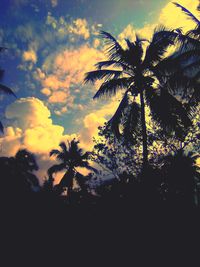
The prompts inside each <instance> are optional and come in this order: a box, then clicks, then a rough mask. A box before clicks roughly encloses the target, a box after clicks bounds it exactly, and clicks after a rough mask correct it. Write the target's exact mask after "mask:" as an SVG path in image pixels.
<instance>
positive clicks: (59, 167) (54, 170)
mask: <svg viewBox="0 0 200 267" xmlns="http://www.w3.org/2000/svg"><path fill="white" fill-rule="evenodd" d="M65 168H66V166H65V164H64V163H61V164H57V165H53V166H51V167H50V168H49V169H48V171H47V173H48V175H49V176H50V177H51V176H52V174H53V173H57V172H60V171H62V170H64V169H65Z"/></svg>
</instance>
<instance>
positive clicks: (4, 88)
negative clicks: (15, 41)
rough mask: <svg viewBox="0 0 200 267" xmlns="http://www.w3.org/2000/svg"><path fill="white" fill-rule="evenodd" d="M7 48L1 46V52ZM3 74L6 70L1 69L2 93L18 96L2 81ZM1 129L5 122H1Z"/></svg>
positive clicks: (0, 89)
mask: <svg viewBox="0 0 200 267" xmlns="http://www.w3.org/2000/svg"><path fill="white" fill-rule="evenodd" d="M5 49H6V48H5V47H0V53H1V52H3V51H4V50H5ZM3 76H4V70H2V69H0V93H4V94H7V95H13V96H15V97H16V95H15V93H14V92H13V91H12V90H11V89H10V88H9V87H7V86H6V85H3V84H2V83H1V81H2V79H3ZM0 131H1V132H3V124H2V123H1V121H0Z"/></svg>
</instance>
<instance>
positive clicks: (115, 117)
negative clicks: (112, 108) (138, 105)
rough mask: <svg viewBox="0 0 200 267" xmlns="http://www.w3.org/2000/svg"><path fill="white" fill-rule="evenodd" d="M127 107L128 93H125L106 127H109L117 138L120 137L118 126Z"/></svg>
mask: <svg viewBox="0 0 200 267" xmlns="http://www.w3.org/2000/svg"><path fill="white" fill-rule="evenodd" d="M127 106H128V92H126V93H125V95H124V97H123V98H122V100H121V102H120V104H119V106H118V108H117V110H116V112H115V114H114V115H113V117H112V118H111V119H110V120H109V121H108V125H110V126H111V129H112V131H113V133H114V134H115V136H116V137H117V138H119V137H120V131H119V124H120V121H121V118H122V115H123V114H124V111H125V108H126V107H127Z"/></svg>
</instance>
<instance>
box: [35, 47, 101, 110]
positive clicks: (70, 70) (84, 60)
mask: <svg viewBox="0 0 200 267" xmlns="http://www.w3.org/2000/svg"><path fill="white" fill-rule="evenodd" d="M103 59H104V55H103V53H102V52H101V51H99V50H97V49H95V48H93V47H90V46H89V45H83V46H81V47H79V48H77V49H74V50H73V49H65V50H64V51H61V52H59V53H56V54H55V55H51V56H49V57H47V59H46V61H45V62H44V64H43V66H42V69H36V71H35V72H34V74H33V75H34V78H35V79H37V80H38V81H40V83H41V86H42V89H41V92H42V93H43V94H44V95H46V96H48V101H49V103H54V104H55V103H66V105H67V107H68V108H69V107H72V103H73V99H74V97H73V95H72V93H76V92H79V89H78V88H79V87H80V86H81V85H83V79H84V75H85V73H86V72H88V71H90V70H92V69H93V68H94V65H95V63H96V62H98V61H100V60H103ZM46 73H48V74H46ZM74 87H76V88H75V89H74V90H73V88H74ZM76 107H77V108H78V109H81V108H82V106H80V105H79V106H76Z"/></svg>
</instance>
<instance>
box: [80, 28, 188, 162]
mask: <svg viewBox="0 0 200 267" xmlns="http://www.w3.org/2000/svg"><path fill="white" fill-rule="evenodd" d="M101 36H102V37H103V38H104V39H105V41H106V45H107V46H108V48H107V54H108V60H107V61H103V62H99V63H97V64H96V67H97V70H95V71H91V72H88V73H86V76H85V82H92V83H94V82H95V81H96V80H102V79H104V81H103V83H102V85H101V86H100V88H99V90H98V91H97V93H96V94H95V96H94V98H99V97H102V96H104V95H106V96H113V95H116V93H117V91H118V90H119V89H125V93H124V94H123V98H122V100H121V102H120V104H119V107H118V109H117V111H116V113H115V114H114V116H113V117H112V118H111V120H110V121H109V124H110V125H111V128H112V130H113V131H114V132H115V134H116V136H117V137H119V136H120V130H119V125H120V123H121V119H122V117H123V116H124V115H125V116H124V117H125V121H126V123H125V128H126V130H127V129H128V130H129V131H130V130H131V132H134V131H137V129H138V128H139V129H141V134H142V144H143V167H145V166H146V165H147V163H148V147H147V146H148V140H147V125H146V106H148V107H149V108H150V110H151V115H152V116H153V117H154V118H155V119H156V120H157V121H159V123H162V125H163V126H165V127H168V129H171V130H172V129H173V130H175V131H177V132H180V131H181V128H183V127H180V121H181V123H183V124H184V126H185V127H187V126H188V125H190V124H191V122H190V120H189V118H188V116H187V114H186V111H185V110H184V108H183V106H182V105H181V103H179V101H178V100H177V99H176V98H175V97H174V96H173V95H172V94H171V93H170V92H169V90H168V88H169V87H170V84H169V82H168V78H167V76H166V74H165V68H164V66H166V67H168V65H169V62H168V61H167V60H166V59H165V57H164V55H165V52H166V49H167V48H168V47H169V46H171V45H174V44H175V42H176V38H177V32H176V31H169V30H167V29H165V28H164V27H158V28H157V29H155V31H154V34H153V37H152V40H151V42H148V41H147V40H144V39H141V38H139V36H137V35H136V40H135V42H130V41H129V40H125V41H126V45H127V48H125V49H124V48H123V47H122V46H121V45H120V43H119V42H118V41H117V40H116V39H115V38H114V37H113V36H112V35H111V34H109V33H107V32H104V31H103V32H101ZM144 42H148V46H147V48H145V47H144V45H143V43H144ZM109 66H111V67H112V68H111V69H107V67H109ZM114 67H115V69H114ZM161 67H162V68H161ZM155 89H156V90H155ZM137 96H139V102H140V104H138V101H137V99H136V97H137ZM127 123H128V127H127ZM126 135H127V133H126Z"/></svg>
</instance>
